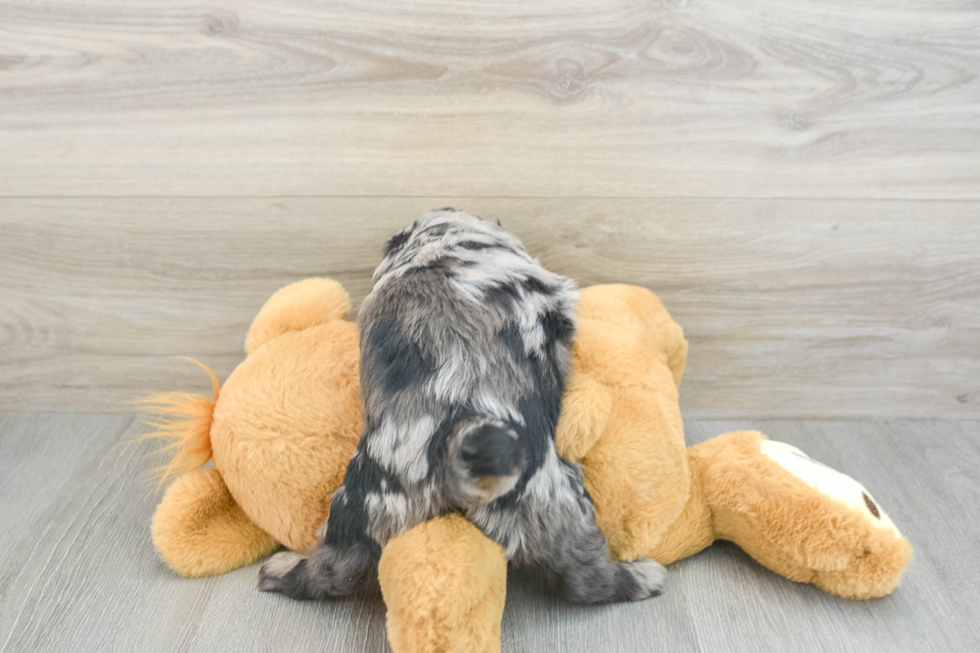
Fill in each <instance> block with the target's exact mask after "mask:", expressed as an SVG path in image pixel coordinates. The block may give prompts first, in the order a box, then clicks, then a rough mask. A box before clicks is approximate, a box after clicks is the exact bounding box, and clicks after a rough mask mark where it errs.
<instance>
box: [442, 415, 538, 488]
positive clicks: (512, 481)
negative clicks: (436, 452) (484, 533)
mask: <svg viewBox="0 0 980 653" xmlns="http://www.w3.org/2000/svg"><path fill="white" fill-rule="evenodd" d="M448 451H449V460H448V463H449V464H448V468H449V470H451V474H450V485H451V487H450V491H451V493H452V494H453V495H454V496H455V497H456V499H457V500H459V501H460V502H461V503H464V504H474V503H476V504H482V503H487V502H490V501H493V500H494V499H496V498H497V497H501V496H503V495H505V494H507V493H508V492H510V491H511V490H512V489H514V486H515V485H517V481H518V479H520V477H521V473H522V472H523V471H524V467H525V465H526V461H527V454H526V452H525V450H524V444H523V443H522V442H521V440H520V438H518V435H517V433H516V432H515V431H514V430H513V429H510V428H508V427H507V426H506V425H505V424H504V423H503V422H500V421H497V420H492V419H487V418H485V417H470V418H467V419H464V420H462V421H460V422H457V424H456V425H455V428H454V429H453V435H452V436H451V437H450V441H449V449H448Z"/></svg>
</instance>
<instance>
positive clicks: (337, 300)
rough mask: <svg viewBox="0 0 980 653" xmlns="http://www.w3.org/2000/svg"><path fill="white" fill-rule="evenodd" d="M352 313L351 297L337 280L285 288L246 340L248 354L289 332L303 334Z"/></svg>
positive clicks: (308, 281) (271, 300)
mask: <svg viewBox="0 0 980 653" xmlns="http://www.w3.org/2000/svg"><path fill="white" fill-rule="evenodd" d="M348 313H350V297H349V296H348V295H347V291H346V290H344V287H343V286H342V285H340V284H339V283H338V282H336V281H334V280H333V279H304V280H303V281H297V282H296V283H293V284H290V285H288V286H286V287H285V288H281V289H280V290H278V291H276V293H275V294H274V295H273V296H272V297H270V298H269V301H267V302H266V303H265V306H263V307H262V310H260V311H259V314H258V315H257V316H256V317H255V320H254V321H253V322H252V326H251V328H249V330H248V335H247V336H246V337H245V352H246V353H248V354H251V353H252V352H253V351H255V350H256V349H257V348H258V347H261V346H262V345H263V344H265V343H267V342H269V341H270V340H272V339H273V338H275V337H277V336H281V335H282V334H284V333H286V332H287V331H301V330H303V329H308V328H310V327H312V326H316V325H318V324H324V323H326V322H330V321H332V320H341V319H343V318H345V317H347V314H348Z"/></svg>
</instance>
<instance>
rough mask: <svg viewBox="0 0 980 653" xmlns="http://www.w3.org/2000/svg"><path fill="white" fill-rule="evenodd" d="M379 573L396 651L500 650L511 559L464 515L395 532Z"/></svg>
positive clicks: (477, 652) (463, 652) (485, 652)
mask: <svg viewBox="0 0 980 653" xmlns="http://www.w3.org/2000/svg"><path fill="white" fill-rule="evenodd" d="M378 578H379V579H380V581H381V591H382V593H383V594H384V599H385V603H386V604H387V606H388V640H389V641H390V642H391V647H392V649H393V650H394V651H395V653H470V652H472V653H495V652H498V651H500V620H501V617H502V616H503V612H504V596H505V594H506V590H507V559H506V558H505V556H504V550H503V549H502V548H501V547H500V545H499V544H497V543H496V542H493V541H492V540H490V539H488V538H486V537H485V536H484V535H483V534H482V533H481V532H480V531H479V530H478V529H477V528H476V527H475V526H473V525H472V524H471V523H470V522H468V521H467V520H465V519H463V518H462V517H460V516H458V515H447V516H445V517H439V518H438V519H433V520H430V521H427V522H424V523H422V524H419V525H418V526H416V527H415V528H413V529H411V530H410V531H408V532H406V533H403V534H402V535H399V536H397V537H395V538H392V539H391V540H390V541H389V542H388V544H387V545H386V546H385V548H384V551H383V552H382V554H381V561H380V563H379V564H378Z"/></svg>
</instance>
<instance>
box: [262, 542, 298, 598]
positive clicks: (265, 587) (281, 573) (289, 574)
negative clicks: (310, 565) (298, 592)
mask: <svg viewBox="0 0 980 653" xmlns="http://www.w3.org/2000/svg"><path fill="white" fill-rule="evenodd" d="M305 561H306V556H305V555H303V554H302V553H296V552H295V551H283V552H282V553H277V554H276V555H274V556H272V557H271V558H269V559H268V560H266V561H265V562H264V563H262V567H260V568H259V590H261V591H263V592H282V593H283V594H286V595H287V596H292V595H293V594H294V593H295V592H294V590H295V589H296V585H297V578H295V576H296V573H295V572H296V571H297V569H296V568H297V566H299V565H300V563H303V562H305Z"/></svg>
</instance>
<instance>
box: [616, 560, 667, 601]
mask: <svg viewBox="0 0 980 653" xmlns="http://www.w3.org/2000/svg"><path fill="white" fill-rule="evenodd" d="M619 568H620V569H624V570H626V572H627V573H629V575H630V576H632V577H633V580H635V581H636V583H637V589H636V591H635V592H634V593H633V594H632V595H631V596H630V597H629V598H630V600H631V601H642V600H643V599H648V598H650V597H652V596H660V595H661V594H663V593H664V585H665V584H666V583H667V570H666V569H665V568H664V566H663V565H662V564H660V563H659V562H657V561H656V560H654V559H653V558H640V559H639V560H634V561H632V562H620V563H619Z"/></svg>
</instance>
